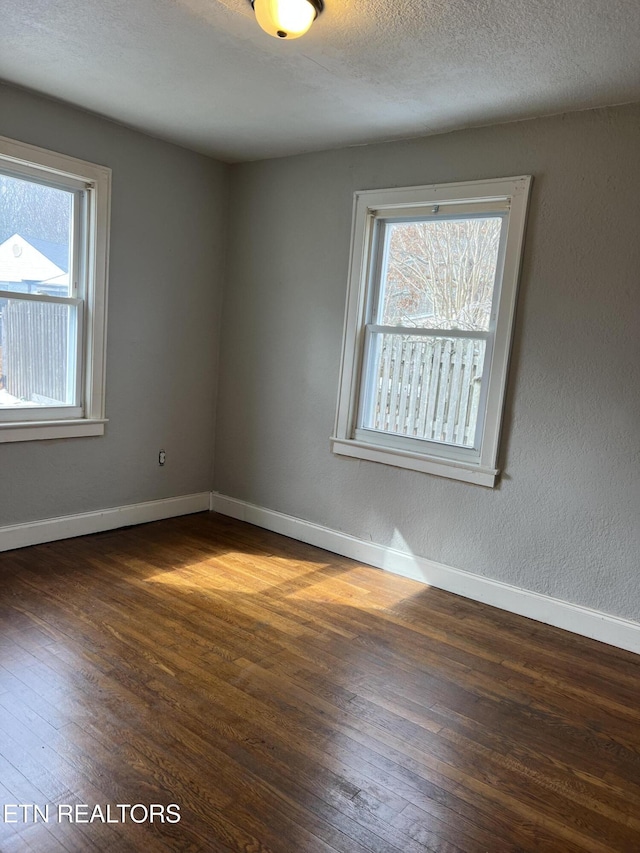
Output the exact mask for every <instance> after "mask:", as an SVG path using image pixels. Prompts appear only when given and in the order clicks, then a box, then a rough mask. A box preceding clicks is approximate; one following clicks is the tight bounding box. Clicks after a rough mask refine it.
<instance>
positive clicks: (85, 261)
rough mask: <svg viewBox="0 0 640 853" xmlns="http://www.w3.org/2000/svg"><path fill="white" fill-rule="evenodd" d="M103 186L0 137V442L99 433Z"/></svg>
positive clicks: (98, 169) (80, 165) (82, 167)
mask: <svg viewBox="0 0 640 853" xmlns="http://www.w3.org/2000/svg"><path fill="white" fill-rule="evenodd" d="M110 186H111V171H110V170H109V169H107V168H106V167H104V166H96V165H94V164H92V163H86V162H84V161H82V160H77V159H75V158H72V157H67V156H66V155H63V154H57V153H54V152H50V151H46V150H44V149H41V148H36V147H34V146H31V145H26V144H24V143H21V142H16V141H14V140H10V139H6V138H3V137H0V442H4V441H26V440H30V439H41V438H65V437H73V436H81V435H101V434H102V433H103V432H104V424H105V422H106V419H105V409H104V368H105V340H106V289H107V254H108V226H109V201H110V198H109V196H110Z"/></svg>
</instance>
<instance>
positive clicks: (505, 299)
mask: <svg viewBox="0 0 640 853" xmlns="http://www.w3.org/2000/svg"><path fill="white" fill-rule="evenodd" d="M530 185H531V177H530V176H520V177H515V178H499V179H496V180H482V181H472V182H466V183H455V184H440V185H432V186H422V187H408V188H398V189H383V190H366V191H362V192H357V193H356V194H355V198H354V210H353V226H352V236H351V255H350V262H349V281H348V289H347V303H346V312H345V325H344V336H343V346H342V359H341V370H340V381H339V390H338V406H337V414H336V423H335V429H334V434H333V436H332V438H331V448H332V450H333V452H334V453H337V454H340V455H344V456H351V457H355V458H358V459H366V460H369V461H373V462H381V463H383V464H388V465H393V466H396V467H401V468H408V469H411V470H414V471H422V472H425V473H429V474H436V475H440V476H444V477H448V478H451V479H455V480H463V481H467V482H470V483H475V484H478V485H483V486H489V487H493V486H494V485H495V484H496V482H497V478H498V475H499V473H500V472H499V470H498V468H497V460H498V449H499V439H500V428H501V422H502V416H503V409H504V397H505V390H506V383H507V372H508V366H509V353H510V349H511V342H512V334H513V323H514V317H515V307H516V296H517V287H518V278H519V272H520V265H521V257H522V248H523V243H524V232H525V222H526V213H527V205H528V198H529V192H530ZM485 217H486V218H487V220H495V221H496V222H498V221H499V222H500V225H499V229H500V230H499V242H498V243H497V248H496V252H495V262H494V267H495V276H494V279H493V290H492V301H491V305H490V314H489V313H487V323H486V328H479V327H474V328H471V329H469V328H467V329H465V328H458V327H453V326H452V327H451V328H446V327H443V326H442V324H440V325H438V324H437V323H436V324H433V325H429V323H428V322H427V321H425V322H424V323H423V324H422V325H419V326H412V325H406V324H403V325H398V324H394V325H392V326H389V325H387V324H385V323H382V322H381V320H380V314H381V304H382V298H383V297H382V290H383V284H382V276H383V268H384V267H385V263H386V260H385V258H384V256H383V253H386V252H387V249H386V248H384V247H383V241H384V240H387V243H385V246H386V245H388V239H387V238H386V236H385V235H386V233H387V229H389V227H390V226H394V225H398V224H401V225H404V224H407V225H414V224H417V223H419V224H423V223H436V222H438V223H440V222H446V221H447V220H450V221H454V222H466V221H467V220H472V219H479V218H480V219H484V218H485ZM496 233H497V232H496ZM384 275H386V273H384ZM452 280H453V278H452ZM385 286H386V285H385ZM451 287H452V288H453V285H451ZM385 298H386V297H385ZM488 311H489V309H488V308H487V312H488ZM450 325H451V324H450ZM385 336H386V338H387V339H388V340H389V341H391V342H395V346H396V350H395V353H396V356H395V361H394V364H395V368H394V370H395V372H394V374H393V376H392V375H391V369H390V368H385V369H386V371H387V372H386V373H384V375H381V373H380V371H381V368H380V366H379V365H378V362H376V361H375V358H374V355H373V354H372V353H373V349H372V348H373V347H375V346H376V343H377V346H378V350H379V349H380V347H381V346H382V343H381V342H383V341H384V340H385ZM427 340H430V341H436V342H439V343H437V344H434V346H438V347H439V349H438V352H440V351H441V349H442V347H444V346H445V345H446V346H448V347H449V350H448V352H453V350H454V349H455V347H456V346H458V345H461V344H459V342H460V341H465V340H468V341H469V342H474V345H476V347H477V351H476V354H475V362H476V367H477V370H478V376H477V383H478V385H477V389H478V390H477V392H475V393H476V397H475V398H474V400H475V402H474V407H475V408H474V412H476V413H477V414H474V417H477V420H476V421H475V422H474V424H475V427H474V429H473V430H471V432H472V433H473V435H472V436H469V437H468V439H464V441H462V440H457V441H454V440H453V439H451V438H445V439H443V438H442V437H440V439H439V440H435V439H425V437H424V436H417V435H416V434H415V430H414V434H400V433H401V431H400V430H399V429H398V428H397V427H396V428H391V427H388V428H386V427H384V426H380V425H378V426H376V427H374V426H373V425H372V424H371V423H368V422H367V420H371V418H370V416H369V412H371V411H372V404H371V395H372V394H373V393H375V389H376V388H379V387H382V388H383V389H386V388H387V387H389V388H391V389H393V388H394V387H395V389H396V390H395V394H396V398H397V400H399V401H400V403H399V404H398V405H399V406H401V407H402V410H403V412H404V411H406V412H407V413H411V415H410V416H411V418H413V420H412V423H417V421H416V417H417V416H416V417H414V413H413V411H412V409H411V406H412V405H415V398H416V396H417V395H419V394H420V393H423V394H425V396H426V393H427V392H426V391H425V385H424V381H422V379H421V380H420V382H419V381H418V379H416V378H415V376H416V375H417V368H416V367H415V365H414V366H412V367H411V368H409V370H413V374H412V375H413V376H414V379H413V384H412V385H411V386H410V387H409V386H408V383H407V380H406V377H407V376H409V375H411V374H410V373H404V372H402V377H403V378H402V379H401V377H400V370H401V369H400V368H399V367H398V361H399V356H398V352H399V350H398V349H397V347H398V346H402V347H403V348H404V349H403V350H402V351H403V352H406V346H409V345H410V344H411V342H412V343H413V350H412V352H415V351H416V347H418V346H419V344H420V343H421V342H423V341H427ZM392 345H393V344H392ZM467 352H470V350H469V349H467ZM438 358H439V356H438ZM456 358H457V356H456ZM443 359H444V356H443ZM468 360H469V357H468V356H467V361H468ZM444 363H445V362H444V360H443V361H442V363H441V362H440V361H439V360H438V371H441V370H442V371H444V368H441V366H440V365H441V364H444ZM434 364H435V360H434ZM376 365H378V367H377V370H378V372H377V373H374V368H375V367H376ZM448 369H449V368H447V370H448ZM462 369H463V368H459V367H454V368H452V371H453V372H455V370H458V374H459V371H460V370H462ZM402 370H403V371H404V370H405V365H404V362H403V366H402ZM464 370H465V376H467V375H470V374H469V371H468V368H467V367H465V368H464ZM422 375H423V374H421V376H422ZM442 375H444V374H443V373H442V374H441V373H440V372H439V373H438V376H437V377H436V381H437V382H438V383H441V384H442V383H443V382H444V379H442V378H441V377H442ZM449 381H451V382H453V380H447V382H449ZM456 381H458V385H459V384H460V381H459V377H458V380H456ZM394 383H395V384H394ZM403 383H404V384H403ZM432 384H433V383H432ZM416 386H418V387H421V388H422V391H419V390H418V391H416ZM447 387H451V386H447ZM372 389H374V390H372ZM384 393H385V395H386V390H384ZM390 394H391V392H390ZM386 399H387V397H386V396H385V400H386ZM391 399H392V398H391V396H389V400H391ZM394 405H395V404H394ZM424 405H425V406H426V405H427V403H426V401H425V403H424ZM441 406H442V407H444V406H449V403H448V402H447V401H444V402H442V403H441ZM465 406H466V404H465ZM456 411H458V410H456ZM465 411H466V408H465ZM407 417H409V414H407ZM451 417H452V418H453V415H452V416H451ZM456 417H457V415H456ZM407 423H408V421H407ZM456 429H458V427H456ZM452 430H453V427H452V426H450V427H448V435H453V432H452ZM405 433H408V430H407V429H406V426H405Z"/></svg>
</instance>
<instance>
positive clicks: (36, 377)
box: [0, 299, 69, 402]
mask: <svg viewBox="0 0 640 853" xmlns="http://www.w3.org/2000/svg"><path fill="white" fill-rule="evenodd" d="M68 322H69V309H68V308H67V306H66V305H59V304H55V303H50V302H31V301H29V302H28V301H23V300H20V299H7V300H6V302H5V303H4V306H3V307H2V338H1V341H0V343H1V344H2V372H3V374H4V377H5V384H6V390H7V391H8V392H9V394H11V395H12V396H13V397H17V398H18V399H19V400H27V401H30V402H31V401H35V400H37V399H38V398H39V397H41V398H47V399H48V400H53V401H64V400H65V399H66V395H67V386H66V383H67V375H66V365H67V340H68V333H67V327H68Z"/></svg>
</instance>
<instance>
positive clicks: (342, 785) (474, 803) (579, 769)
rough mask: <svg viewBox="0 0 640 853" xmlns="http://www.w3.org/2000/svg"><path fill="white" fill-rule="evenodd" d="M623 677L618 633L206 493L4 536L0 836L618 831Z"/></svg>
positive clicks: (298, 846) (629, 828)
mask: <svg viewBox="0 0 640 853" xmlns="http://www.w3.org/2000/svg"><path fill="white" fill-rule="evenodd" d="M639 699H640V657H637V656H634V655H632V654H629V653H625V652H622V651H618V650H616V649H613V648H610V647H608V646H604V645H601V644H598V643H596V642H592V641H589V640H586V639H583V638H580V637H576V636H573V635H570V634H567V633H564V632H562V631H559V630H556V629H553V628H548V627H545V626H543V625H540V624H538V623H536V622H532V621H529V620H527V619H522V618H520V617H517V616H512V615H509V614H506V613H503V612H501V611H498V610H495V609H493V608H491V607H487V606H485V605H481V604H477V603H473V602H470V601H466V600H464V599H462V598H458V597H456V596H454V595H450V594H448V593H444V592H440V591H438V590H435V589H429V588H427V587H424V586H422V585H420V584H418V583H414V582H412V581H408V580H404V579H402V578H399V577H395V576H393V575H388V574H385V573H383V572H381V571H378V570H376V569H371V568H367V567H363V566H361V565H358V564H357V563H354V562H352V561H350V560H347V559H343V558H341V557H337V556H334V555H332V554H330V553H328V552H325V551H320V550H318V549H315V548H312V547H309V546H306V545H303V544H300V543H298V542H295V541H293V540H290V539H285V538H283V537H280V536H277V535H275V534H271V533H267V532H265V531H262V530H260V529H258V528H254V527H250V526H248V525H245V524H242V523H240V522H236V521H232V520H230V519H226V518H223V517H221V516H217V515H213V514H208V513H205V514H200V515H195V516H189V517H184V518H178V519H172V520H170V521H163V522H158V523H155V524H148V525H144V526H141V527H136V528H129V529H126V530H119V531H113V532H109V533H105V534H96V535H94V536H88V537H83V538H79V539H74V540H67V541H64V542H57V543H52V544H48V545H40V546H37V547H34V548H28V549H23V550H20V551H13V552H7V553H4V554H1V555H0V738H1V740H0V805H1V806H3V807H8V811H7V815H5V816H6V817H8V818H9V820H10V821H11V820H12V819H13V818H17V819H16V820H15V822H4V820H2V815H0V849H1V850H2V851H3V853H14V851H20V853H21V851H37V853H50V852H51V853H60V851H62V852H63V851H68V852H69V853H76V851H77V853H90V851H97V850H101V851H109V853H120V851H143V852H144V853H147V851H149V853H152V851H166V850H170V851H207V853H209V851H211V852H212V853H216V851H229V850H234V851H244V853H262V851H274V853H335V851H343V853H365V851H376V853H387V851H389V853H391V851H393V853H395V851H398V852H399V853H417V851H439V853H480V851H483V852H484V851H487V853H506V852H507V851H545V853H553V851H558V853H578V851H591V852H592V853H605V851H609V853H610V851H617V853H634V851H640V702H639ZM34 804H35V805H37V806H39V807H40V809H41V811H42V813H43V814H44V813H45V807H46V806H48V807H49V821H48V822H45V821H44V820H43V819H42V817H41V816H39V819H38V820H37V821H36V822H34V821H33V809H32V808H28V809H23V810H22V811H20V810H17V809H15V808H14V807H15V806H19V805H23V806H33V805H34ZM78 804H79V806H80V808H79V809H78V814H77V816H78V817H79V818H80V820H81V821H82V820H85V821H88V820H89V818H90V817H91V816H92V814H93V817H94V820H93V821H92V822H75V821H74V822H73V823H71V822H69V820H68V818H66V817H64V816H63V819H62V822H58V821H57V809H58V807H59V806H63V807H69V809H71V808H72V807H74V806H75V805H78ZM170 804H177V805H178V806H179V808H180V817H181V820H180V822H178V823H169V822H168V821H167V818H168V817H170V816H171V810H167V809H166V807H167V806H169V805H170ZM96 805H98V806H100V808H101V811H100V812H94V807H95V806H96ZM107 805H109V806H110V808H111V811H110V812H109V813H107V810H106V806H107ZM118 805H133V806H138V807H137V809H133V810H127V809H122V810H120V811H118V810H117V807H118ZM151 805H153V806H154V810H153V811H154V820H153V822H152V823H151V822H150V821H149V819H148V812H149V810H150V808H151ZM83 806H88V809H87V808H83ZM69 809H68V810H69ZM163 809H164V811H163ZM68 810H67V811H68ZM63 811H64V809H63ZM123 815H124V817H125V821H124V822H116V823H114V822H111V823H107V822H104V821H106V819H107V818H108V817H110V819H111V820H112V821H114V820H120V818H121V817H122V816H123ZM72 816H74V817H75V813H74V812H72ZM132 816H133V817H134V818H135V819H136V820H139V821H141V822H140V823H135V822H134V821H132V819H131V818H132ZM145 817H146V818H147V819H146V820H145ZM161 817H164V818H165V821H164V822H162V821H161ZM24 818H26V819H24Z"/></svg>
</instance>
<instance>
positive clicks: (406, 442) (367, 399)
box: [354, 326, 493, 461]
mask: <svg viewBox="0 0 640 853" xmlns="http://www.w3.org/2000/svg"><path fill="white" fill-rule="evenodd" d="M419 331H420V332H421V334H418V335H415V336H414V335H413V330H412V329H410V328H406V327H400V331H398V327H393V326H391V327H389V326H367V327H366V329H365V345H364V356H363V361H362V365H363V366H362V370H361V376H360V390H359V405H358V413H357V420H356V427H355V430H354V437H355V438H356V439H357V440H359V441H367V440H369V441H372V442H374V443H383V444H389V445H390V446H398V447H400V448H402V449H406V450H412V449H413V450H414V451H415V450H418V451H419V452H422V453H426V454H431V455H436V456H450V457H451V458H456V459H457V458H462V459H466V460H476V461H479V459H480V452H481V447H482V434H483V430H484V416H485V410H486V396H487V387H488V382H489V370H490V365H491V356H492V352H493V333H491V332H480V333H470V332H465V333H464V334H458V335H449V334H447V333H446V332H444V333H443V332H442V331H441V330H432V329H421V330H419ZM382 334H389V335H392V336H393V337H396V338H403V337H417V338H424V339H438V338H440V339H444V340H446V339H450V338H453V339H455V340H467V341H483V342H484V344H485V347H484V354H483V356H482V359H481V367H480V370H481V381H480V389H479V392H478V395H477V402H476V406H475V408H476V412H477V414H476V420H475V427H474V430H473V441H472V443H471V444H470V445H465V444H462V443H460V442H454V441H453V440H451V441H447V440H440V439H436V438H424V437H421V436H414V435H405V434H401V433H398V432H394V431H393V430H385V429H379V428H378V429H376V428H373V427H372V426H367V424H372V423H374V422H375V406H376V402H377V398H378V396H379V395H378V393H377V382H378V378H379V377H378V375H377V372H376V361H377V353H376V344H375V342H374V338H378V340H379V336H380V335H382ZM443 355H445V354H444V353H440V354H439V357H442V356H443ZM451 355H452V354H451V353H450V354H449V356H451ZM459 359H460V362H462V355H460V357H459ZM438 366H439V367H440V363H439V365H438ZM455 369H456V368H455V367H454V371H455ZM414 370H415V365H414ZM458 370H459V375H458V381H459V389H458V394H457V395H455V394H454V393H452V391H451V388H450V387H449V386H448V381H447V386H448V387H447V396H446V397H445V398H444V399H441V398H440V397H439V396H438V395H437V394H436V393H434V392H432V390H431V387H430V388H429V391H428V394H429V395H431V396H432V397H433V398H434V399H433V404H434V405H435V404H436V399H437V405H438V407H439V408H444V407H446V408H447V410H448V412H450V411H451V408H450V407H451V403H452V402H453V403H454V407H455V409H454V411H456V412H459V410H460V409H462V412H463V419H466V412H467V408H468V406H469V402H468V400H467V401H466V402H465V400H464V393H465V392H464V383H463V382H462V375H461V374H462V364H460V367H459V369H458ZM405 371H406V368H405ZM467 372H470V370H469V365H468V364H467ZM386 378H387V382H389V381H390V382H391V388H390V392H389V393H390V398H391V399H394V395H395V397H397V398H398V404H399V408H400V409H404V410H406V411H407V417H408V418H410V419H415V418H416V417H417V415H418V414H419V415H420V418H419V420H423V419H424V422H425V426H426V424H427V423H428V422H429V421H428V415H427V412H428V409H429V406H430V403H428V402H427V401H426V400H425V399H424V397H422V398H421V400H420V401H418V396H417V391H416V385H417V383H416V381H415V377H414V381H413V383H412V385H411V388H410V389H407V390H404V386H405V384H408V381H407V376H406V372H405V375H404V376H403V375H401V373H400V370H399V369H398V368H397V366H396V370H395V371H394V375H393V376H387V377H386ZM428 378H429V385H430V386H432V383H433V382H434V381H435V382H436V383H437V382H438V379H437V377H433V376H432V375H431V374H430V375H429V377H428ZM396 379H397V380H398V381H399V382H400V383H402V386H403V387H401V388H400V389H399V390H397V389H394V387H393V383H394V380H396ZM383 386H384V376H383ZM469 393H470V389H469V390H468V391H467V394H469ZM380 394H381V395H383V396H384V397H385V398H386V391H385V389H384V387H383V388H382V389H381V392H380ZM424 394H425V383H424V377H423V381H422V395H424ZM416 406H417V407H418V409H416ZM449 418H451V415H450V414H449ZM402 419H403V420H404V418H402ZM437 419H438V416H437V417H436V420H437ZM448 422H449V427H448V429H447V431H450V432H451V431H453V430H452V426H451V421H448ZM385 436H386V437H388V441H387V439H385Z"/></svg>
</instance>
